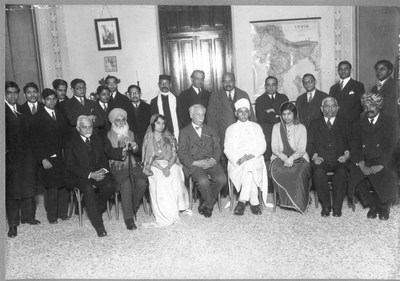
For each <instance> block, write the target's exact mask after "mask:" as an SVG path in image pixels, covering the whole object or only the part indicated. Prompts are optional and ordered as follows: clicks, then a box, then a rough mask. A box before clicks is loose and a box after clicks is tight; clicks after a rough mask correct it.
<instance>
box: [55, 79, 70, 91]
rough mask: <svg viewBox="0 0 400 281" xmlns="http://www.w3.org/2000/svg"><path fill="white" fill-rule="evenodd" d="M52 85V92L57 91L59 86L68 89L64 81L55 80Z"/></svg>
mask: <svg viewBox="0 0 400 281" xmlns="http://www.w3.org/2000/svg"><path fill="white" fill-rule="evenodd" d="M52 84H53V89H54V90H57V88H58V86H60V85H64V86H65V87H67V88H68V83H67V81H65V80H63V79H56V80H54V81H53V83H52Z"/></svg>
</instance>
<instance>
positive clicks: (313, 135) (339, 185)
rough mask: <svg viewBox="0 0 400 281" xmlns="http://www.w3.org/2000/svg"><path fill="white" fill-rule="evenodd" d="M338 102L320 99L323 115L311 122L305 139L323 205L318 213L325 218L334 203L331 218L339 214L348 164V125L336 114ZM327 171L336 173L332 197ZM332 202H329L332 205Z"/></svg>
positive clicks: (331, 98)
mask: <svg viewBox="0 0 400 281" xmlns="http://www.w3.org/2000/svg"><path fill="white" fill-rule="evenodd" d="M338 110H339V107H338V103H337V101H336V99H335V98H333V97H326V98H324V99H323V100H322V106H321V111H322V113H323V115H324V116H323V117H320V118H318V119H316V120H313V121H311V124H310V129H309V131H308V138H307V141H308V143H307V153H308V155H310V156H311V157H312V158H311V160H312V164H311V167H312V170H313V182H314V185H315V189H316V190H317V193H318V197H319V199H320V201H321V204H322V211H321V216H323V217H328V216H329V215H330V212H331V207H332V205H333V213H332V215H333V216H334V217H340V216H341V215H342V204H343V199H344V197H345V195H346V185H347V172H348V169H347V165H346V162H347V160H348V159H349V158H350V154H349V151H348V150H349V149H350V136H351V127H350V123H349V121H348V120H347V119H344V118H341V117H339V116H337V112H338ZM327 172H335V174H334V176H333V183H332V200H331V195H330V188H329V185H328V176H327V175H326V173H327ZM331 201H332V204H331Z"/></svg>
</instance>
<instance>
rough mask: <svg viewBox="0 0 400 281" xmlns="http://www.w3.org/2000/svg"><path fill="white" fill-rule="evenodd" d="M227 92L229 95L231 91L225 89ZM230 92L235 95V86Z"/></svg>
mask: <svg viewBox="0 0 400 281" xmlns="http://www.w3.org/2000/svg"><path fill="white" fill-rule="evenodd" d="M225 92H226V94H227V95H229V91H225ZM230 93H231V94H232V96H233V95H235V88H233V89H232V90H231V91H230Z"/></svg>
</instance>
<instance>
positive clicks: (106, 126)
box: [95, 100, 115, 138]
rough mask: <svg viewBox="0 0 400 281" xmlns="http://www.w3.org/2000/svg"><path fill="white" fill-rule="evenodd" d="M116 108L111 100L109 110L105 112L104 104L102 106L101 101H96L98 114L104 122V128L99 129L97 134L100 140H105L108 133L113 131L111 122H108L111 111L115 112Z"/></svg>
mask: <svg viewBox="0 0 400 281" xmlns="http://www.w3.org/2000/svg"><path fill="white" fill-rule="evenodd" d="M114 108H115V103H114V102H113V101H111V100H110V101H109V102H108V103H107V110H104V107H103V104H100V101H99V100H97V101H96V106H95V109H96V112H98V113H99V114H100V116H101V118H102V119H103V120H104V122H103V126H101V127H99V128H98V129H99V130H98V132H97V133H98V135H99V136H100V138H104V136H105V135H106V134H107V132H108V131H109V130H110V129H111V123H110V120H108V114H110V112H111V110H113V109H114Z"/></svg>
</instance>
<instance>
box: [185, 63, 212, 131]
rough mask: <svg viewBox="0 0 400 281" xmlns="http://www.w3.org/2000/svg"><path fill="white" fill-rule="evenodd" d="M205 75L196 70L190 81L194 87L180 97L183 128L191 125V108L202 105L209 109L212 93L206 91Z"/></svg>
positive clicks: (201, 71)
mask: <svg viewBox="0 0 400 281" xmlns="http://www.w3.org/2000/svg"><path fill="white" fill-rule="evenodd" d="M204 78H205V74H204V71H203V70H198V69H196V70H194V71H193V72H192V75H190V79H191V81H192V85H191V86H190V87H189V88H188V89H186V90H184V91H183V92H182V93H181V94H180V95H179V97H178V98H179V115H180V117H179V118H180V122H181V123H182V127H185V126H187V125H188V124H190V116H189V107H191V106H192V105H194V104H201V105H202V106H204V107H205V108H207V105H208V101H209V99H210V96H211V93H210V92H209V91H207V90H205V89H204Z"/></svg>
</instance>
